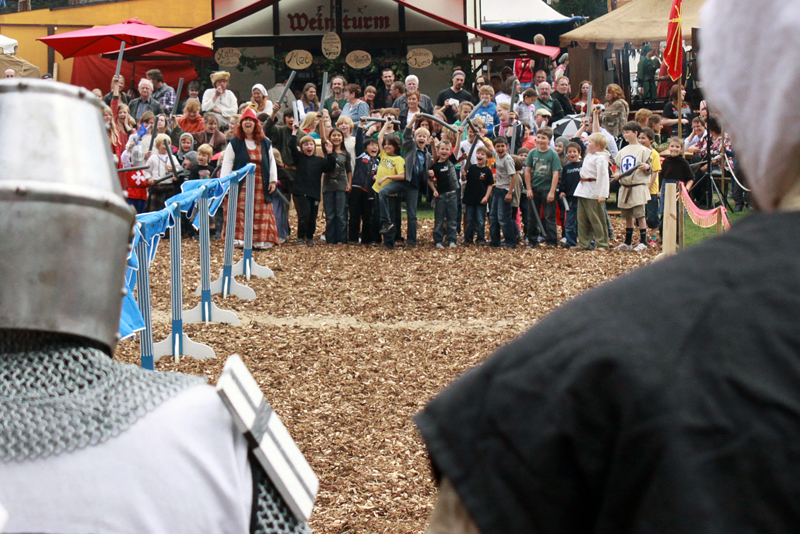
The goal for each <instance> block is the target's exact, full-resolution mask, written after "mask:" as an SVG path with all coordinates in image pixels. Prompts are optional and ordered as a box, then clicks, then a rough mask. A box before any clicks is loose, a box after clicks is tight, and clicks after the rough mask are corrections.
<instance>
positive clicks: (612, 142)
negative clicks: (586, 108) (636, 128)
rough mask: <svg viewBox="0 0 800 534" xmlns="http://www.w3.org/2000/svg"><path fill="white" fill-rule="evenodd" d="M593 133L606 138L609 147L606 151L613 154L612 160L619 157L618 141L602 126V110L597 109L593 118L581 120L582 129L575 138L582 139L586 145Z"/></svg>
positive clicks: (576, 133)
mask: <svg viewBox="0 0 800 534" xmlns="http://www.w3.org/2000/svg"><path fill="white" fill-rule="evenodd" d="M593 133H601V134H603V135H604V136H606V141H608V146H606V150H607V151H608V153H609V154H611V157H612V159H613V158H616V157H617V154H618V153H619V148H618V146H617V140H616V139H615V138H614V136H613V135H611V132H609V131H608V130H606V129H605V128H603V126H602V125H601V124H600V108H599V107H596V108H595V109H594V112H593V113H592V118H591V119H589V117H588V116H587V117H583V118H582V119H581V127H580V128H579V129H578V131H577V132H575V135H574V136H573V137H578V138H580V139H581V140H582V141H583V142H584V144H586V141H587V140H588V138H589V136H590V135H591V134H593Z"/></svg>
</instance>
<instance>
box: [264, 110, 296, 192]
mask: <svg viewBox="0 0 800 534" xmlns="http://www.w3.org/2000/svg"><path fill="white" fill-rule="evenodd" d="M280 109H281V106H278V103H277V102H275V103H274V104H272V114H271V115H269V116H268V117H266V120H265V121H264V134H265V135H266V136H267V137H268V138H269V139H270V141H272V146H273V147H274V148H276V149H278V152H280V154H281V159H283V164H284V169H285V170H286V174H287V175H288V176H289V180H294V171H295V165H296V163H295V161H294V155H293V154H292V150H291V148H290V143H291V142H292V141H291V140H292V129H293V128H294V115H293V114H292V113H286V114H284V115H283V116H282V117H281V115H280ZM283 185H284V186H286V187H287V188H288V184H283ZM289 189H291V188H289Z"/></svg>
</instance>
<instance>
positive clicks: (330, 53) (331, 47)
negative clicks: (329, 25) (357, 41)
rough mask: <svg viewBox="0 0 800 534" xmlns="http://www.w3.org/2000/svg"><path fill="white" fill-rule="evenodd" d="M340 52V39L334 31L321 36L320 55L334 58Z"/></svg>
mask: <svg viewBox="0 0 800 534" xmlns="http://www.w3.org/2000/svg"><path fill="white" fill-rule="evenodd" d="M341 53H342V40H341V39H339V36H338V35H336V34H335V33H334V32H329V33H326V34H325V35H323V36H322V55H323V56H325V57H326V58H328V59H336V58H337V57H339V54H341Z"/></svg>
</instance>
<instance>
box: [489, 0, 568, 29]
mask: <svg viewBox="0 0 800 534" xmlns="http://www.w3.org/2000/svg"><path fill="white" fill-rule="evenodd" d="M570 19H571V17H565V16H564V15H562V14H561V13H559V12H558V11H556V10H555V9H553V8H552V7H550V6H549V5H547V4H546V3H545V2H544V0H505V1H503V2H498V1H497V0H483V1H482V2H481V23H482V24H497V23H499V22H540V21H548V22H549V21H555V20H557V21H564V22H566V21H569V20H570Z"/></svg>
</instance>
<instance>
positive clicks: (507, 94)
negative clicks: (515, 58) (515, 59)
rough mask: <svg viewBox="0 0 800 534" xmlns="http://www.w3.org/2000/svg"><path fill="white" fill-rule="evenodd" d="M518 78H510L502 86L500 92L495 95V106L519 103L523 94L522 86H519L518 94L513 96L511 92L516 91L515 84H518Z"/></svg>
mask: <svg viewBox="0 0 800 534" xmlns="http://www.w3.org/2000/svg"><path fill="white" fill-rule="evenodd" d="M518 81H519V80H518V78H517V77H516V76H509V77H508V78H506V79H505V80H503V83H502V84H501V86H500V92H499V93H497V92H496V93H495V95H494V103H495V104H502V103H503V102H508V104H509V105H511V104H512V103H516V102H518V101H519V95H520V93H521V92H522V86H521V85H519V84H517V94H516V95H513V96H512V95H511V91H513V90H514V82H518Z"/></svg>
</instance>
